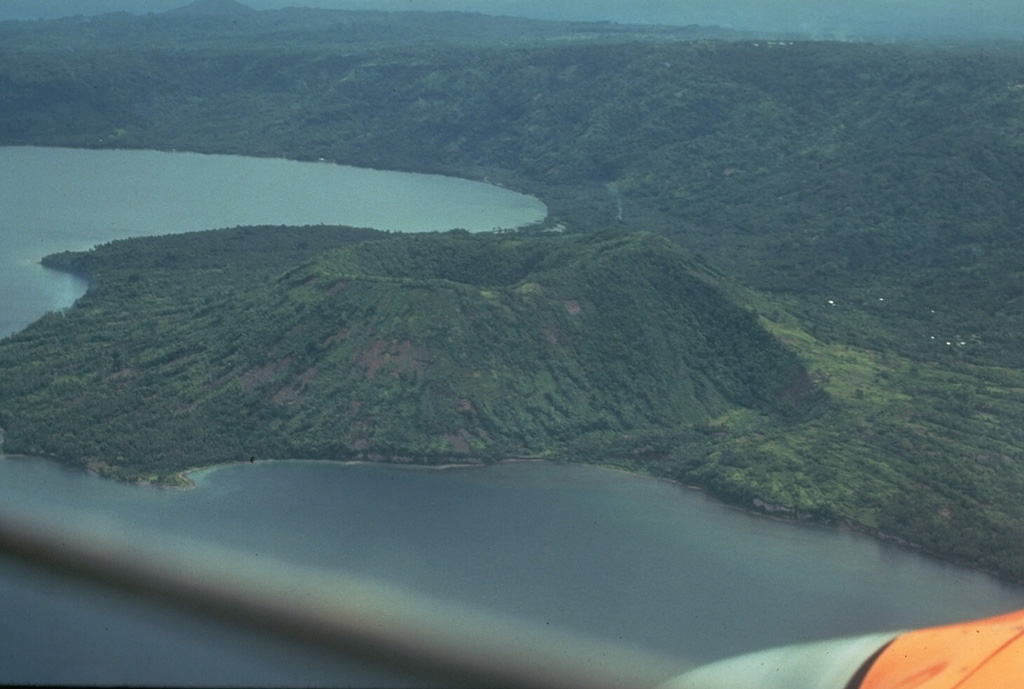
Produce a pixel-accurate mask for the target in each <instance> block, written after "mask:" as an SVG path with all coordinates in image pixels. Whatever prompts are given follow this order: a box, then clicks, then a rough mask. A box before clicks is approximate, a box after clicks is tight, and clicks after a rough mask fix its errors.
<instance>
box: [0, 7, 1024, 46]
mask: <svg viewBox="0 0 1024 689" xmlns="http://www.w3.org/2000/svg"><path fill="white" fill-rule="evenodd" d="M243 2H244V4H246V5H248V6H250V7H253V8H256V9H278V8H283V7H287V6H304V7H323V8H334V9H361V10H366V9H376V10H384V11H445V10H449V11H451V10H454V11H467V12H481V13H484V14H492V15H510V16H518V17H532V18H537V19H551V20H584V21H613V22H618V23H641V24H669V25H689V24H700V25H708V26H712V25H714V26H721V27H725V28H732V29H741V30H752V31H765V32H794V33H801V34H805V35H808V36H810V37H830V38H860V37H863V38H876V39H877V38H940V37H941V38H967V39H977V38H999V39H1024V3H1021V2H1020V0H975V1H973V2H972V1H971V0H834V1H833V2H828V3H823V2H821V1H820V0H817V1H816V0H729V1H725V2H722V1H717V2H716V1H714V0H690V1H688V2H685V1H684V2H681V1H680V0H587V1H586V2H583V1H582V0H566V1H563V2H554V3H553V2H550V0H243ZM186 4H188V0H5V1H4V2H3V3H2V4H0V19H20V20H25V19H53V18H58V17H62V16H73V15H95V14H102V13H105V12H115V11H128V12H133V13H135V14H146V13H148V12H164V11H167V10H169V9H174V8H176V7H180V6H183V5H186Z"/></svg>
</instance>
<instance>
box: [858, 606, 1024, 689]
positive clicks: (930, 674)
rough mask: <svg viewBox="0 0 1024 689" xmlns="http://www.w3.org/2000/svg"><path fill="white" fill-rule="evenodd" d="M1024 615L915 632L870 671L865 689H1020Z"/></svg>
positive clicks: (894, 644)
mask: <svg viewBox="0 0 1024 689" xmlns="http://www.w3.org/2000/svg"><path fill="white" fill-rule="evenodd" d="M1022 686H1024V610H1022V611H1019V612H1014V613H1010V614H1008V615H1000V616H998V617H990V618H988V619H984V620H977V621H973V622H966V623H962V624H953V625H948V626H945V627H934V628H931V629H921V630H919V631H915V632H909V633H907V634H904V635H902V636H900V637H899V638H897V639H896V640H895V641H893V642H892V644H890V645H889V647H888V648H886V649H885V651H883V652H882V653H881V654H880V655H879V656H878V659H877V660H875V662H874V663H873V664H872V666H871V667H870V669H868V671H867V674H866V675H865V677H864V681H863V682H862V683H861V685H860V688H859V689H1010V688H1011V687H1012V688H1013V689H1019V688H1020V687H1022Z"/></svg>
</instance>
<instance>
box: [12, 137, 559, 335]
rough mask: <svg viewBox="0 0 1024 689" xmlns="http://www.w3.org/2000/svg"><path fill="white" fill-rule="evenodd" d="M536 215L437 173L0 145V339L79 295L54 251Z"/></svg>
mask: <svg viewBox="0 0 1024 689" xmlns="http://www.w3.org/2000/svg"><path fill="white" fill-rule="evenodd" d="M546 214H547V208H546V207H545V206H544V204H543V203H541V202H540V201H538V200H537V199H535V198H533V197H531V196H524V195H523V194H517V193H515V192H513V191H509V190H507V189H502V188H500V187H495V186H492V185H488V184H481V183H479V182H470V181H467V180H462V179H454V178H451V177H441V176H438V175H419V174H411V173H404V172H387V171H380V170H363V169H359V168H353V167H345V166H340V165H330V164H324V163H299V162H295V161H290V160H278V159H268V158H245V157H240V156H220V155H201V154H198V153H160V152H156V151H90V150H77V149H64V148H36V147H0V246H2V247H3V250H2V252H0V337H3V336H5V335H9V334H10V333H12V332H14V331H16V330H20V329H21V328H23V327H25V326H26V325H28V323H30V322H31V321H33V320H35V319H36V318H38V316H39V313H41V312H45V311H47V310H51V309H57V308H62V307H64V306H67V305H68V304H70V303H71V302H73V301H74V300H75V299H77V298H78V297H79V296H81V294H82V293H83V292H84V290H85V285H84V283H82V282H81V281H80V280H77V279H75V278H72V277H69V276H66V275H62V274H60V273H55V272H53V271H48V270H46V269H45V268H42V267H41V266H40V265H39V259H40V258H42V257H43V256H45V255H46V254H49V253H53V252H56V251H64V250H68V249H88V248H89V247H91V246H93V245H95V244H98V243H101V242H106V241H109V240H111V239H117V238H123V237H133V236H141V235H157V234H171V233H176V232H189V231H192V230H207V229H212V228H217V227H234V226H236V225H279V224H280V225H316V224H320V223H323V224H339V225H352V226H354V227H374V228H377V229H381V230H396V231H401V232H429V231H435V230H449V229H452V228H456V227H460V228H463V229H466V230H470V231H473V232H476V231H484V230H493V229H496V228H510V227H519V226H522V225H528V224H530V223H534V222H538V221H540V220H543V219H544V217H545V216H546Z"/></svg>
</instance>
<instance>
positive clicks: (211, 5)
mask: <svg viewBox="0 0 1024 689" xmlns="http://www.w3.org/2000/svg"><path fill="white" fill-rule="evenodd" d="M255 11H256V10H254V9H253V8H251V7H249V6H248V5H244V4H242V3H240V2H238V0H193V2H190V3H189V4H187V5H184V6H183V7H178V8H176V9H173V10H168V11H167V12H166V14H171V15H204V14H218V15H231V14H249V13H251V12H255Z"/></svg>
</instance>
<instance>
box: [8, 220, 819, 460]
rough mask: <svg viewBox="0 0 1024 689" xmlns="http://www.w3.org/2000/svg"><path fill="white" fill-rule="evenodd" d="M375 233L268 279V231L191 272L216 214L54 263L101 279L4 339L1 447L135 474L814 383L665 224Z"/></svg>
mask: <svg viewBox="0 0 1024 689" xmlns="http://www.w3.org/2000/svg"><path fill="white" fill-rule="evenodd" d="M237 232H239V231H236V233H237ZM265 232H270V231H269V230H267V231H265ZM321 232H322V231H321ZM339 232H340V231H339ZM216 234H217V233H211V236H213V235H216ZM261 236H262V235H261ZM380 237H386V235H381V236H378V237H377V238H376V239H377V240H376V241H367V242H363V243H359V244H354V245H352V246H350V247H347V248H341V249H337V250H334V251H331V252H327V253H322V254H319V255H316V256H315V257H313V258H312V259H310V260H309V261H306V262H304V263H301V264H300V265H298V266H296V267H293V268H291V269H289V270H287V271H286V272H283V274H281V275H279V276H278V277H276V278H274V279H266V278H263V279H259V278H257V277H250V278H239V277H234V278H231V277H224V276H223V275H220V273H223V272H227V273H231V274H234V275H236V276H237V275H241V274H247V273H254V274H260V273H262V274H266V272H267V271H266V270H260V269H259V268H260V266H259V265H257V266H256V270H254V269H253V267H252V266H250V265H249V264H248V262H247V261H246V260H245V259H246V256H247V255H249V256H252V257H253V258H254V262H255V263H257V264H260V263H261V262H265V261H266V260H268V254H266V253H262V252H260V253H256V252H254V251H253V250H252V249H251V248H250V250H249V253H248V254H246V253H244V252H243V253H241V254H235V255H233V256H232V259H231V262H230V266H227V265H224V266H222V268H221V270H220V271H218V272H216V273H215V272H213V270H211V271H210V272H209V273H207V275H206V278H205V279H197V277H196V275H202V274H203V269H202V267H201V266H196V265H193V261H192V260H190V259H189V257H190V256H197V255H202V256H206V257H207V258H205V259H202V258H201V259H199V260H201V261H202V260H205V261H207V262H209V261H210V260H211V259H210V258H208V257H209V256H211V255H215V253H216V252H213V251H210V249H211V248H212V247H211V246H210V243H211V241H214V240H212V239H208V237H207V236H206V235H198V236H191V237H186V238H184V239H182V238H174V237H170V238H161V239H158V240H150V239H140V240H132V241H130V242H117V243H114V244H112V245H109V246H107V247H103V248H100V249H98V250H97V251H96V252H95V254H94V255H93V254H87V255H84V256H83V255H71V256H62V257H60V258H59V259H54V260H51V263H55V264H62V265H64V266H65V267H70V268H74V269H77V270H80V271H83V272H88V273H89V274H90V275H91V277H92V280H93V281H94V283H95V287H94V288H93V290H92V291H90V293H89V295H88V296H87V297H86V298H84V299H83V300H82V301H81V302H80V303H79V304H78V305H77V306H75V307H73V308H71V309H69V310H67V311H66V312H64V313H63V314H54V315H51V316H49V317H47V318H45V319H43V320H42V321H40V322H38V323H36V324H35V325H33V326H32V327H30V328H29V329H28V330H26V331H25V332H23V333H20V334H18V335H15V336H14V337H13V338H11V339H9V340H6V341H4V342H3V343H2V344H0V424H2V426H3V427H4V429H5V430H6V449H7V450H8V451H14V452H28V453H43V454H51V455H56V456H59V457H61V458H64V459H67V460H69V461H72V462H74V463H80V464H83V465H90V466H93V467H96V468H100V469H102V470H103V471H104V472H107V473H110V474H111V475H114V476H121V477H149V476H153V475H160V476H168V475H170V474H172V473H173V472H175V471H180V470H182V469H184V468H187V467H190V466H197V465H204V464H210V463H215V462H220V461H225V460H237V459H241V458H246V457H249V456H253V455H256V456H260V457H277V458H280V457H318V458H332V459H344V458H371V459H390V460H396V459H408V460H416V461H449V460H455V461H459V460H479V459H485V460H486V459H498V458H503V457H508V456H522V455H530V456H556V454H557V453H558V452H559V450H560V449H561V450H564V449H565V448H566V447H568V446H569V445H571V444H572V443H573V442H575V441H577V440H578V439H579V438H580V437H582V436H584V435H586V434H591V435H594V434H596V435H598V436H600V435H601V434H628V433H631V432H652V431H662V432H664V431H671V430H674V429H677V428H686V427H691V426H693V425H695V424H700V423H704V422H707V421H708V420H709V419H711V418H713V417H716V416H719V415H721V414H723V413H725V412H727V411H729V410H731V409H736V408H741V407H742V408H750V409H758V410H761V411H763V412H769V411H771V410H773V409H776V408H779V407H780V406H787V405H788V406H787V408H790V409H791V408H792V407H793V406H794V395H795V397H796V399H795V403H796V405H797V406H799V405H801V404H811V403H812V401H813V400H812V399H811V397H809V396H808V395H807V394H806V393H807V392H808V391H807V390H804V388H805V387H806V380H807V374H806V372H805V371H804V369H803V367H802V366H801V364H800V362H799V360H798V359H797V358H796V356H795V355H794V354H793V353H791V352H790V351H788V350H787V349H785V348H784V347H783V346H782V345H781V344H780V343H779V342H778V341H777V340H775V338H773V337H772V336H771V335H769V334H768V333H767V331H765V330H764V329H763V328H762V327H761V326H760V325H759V324H758V323H757V321H756V319H755V318H754V316H752V315H751V314H749V313H748V312H747V311H745V310H744V309H742V308H740V307H738V306H736V305H735V304H733V303H732V302H730V301H729V299H727V298H726V297H724V296H723V295H722V293H721V292H720V290H719V289H718V287H717V285H716V280H717V279H716V278H714V277H713V275H712V274H711V273H710V272H709V271H707V270H706V269H705V268H703V267H702V266H701V265H700V264H699V263H697V262H695V261H694V260H693V259H692V258H689V257H688V256H687V255H686V254H685V252H683V251H682V250H681V249H679V248H678V247H677V246H676V245H673V244H672V243H670V242H668V241H667V240H665V239H660V238H657V237H655V236H653V235H643V234H641V235H625V236H620V235H612V236H609V237H595V238H592V239H580V238H570V237H558V238H525V239H524V238H505V237H500V236H475V235H467V234H460V233H450V234H446V235H413V236H390V237H387V238H380ZM225 241H226V240H216V241H215V242H214V243H219V244H221V245H223V244H224V242H225ZM267 241H268V242H269V244H268V247H273V246H275V244H274V242H278V243H279V242H280V240H275V239H268V240H267ZM161 244H162V245H163V247H164V248H163V249H159V250H158V249H155V248H153V247H155V246H158V245H161ZM136 247H138V249H137V250H136ZM176 249H180V250H176ZM168 255H174V256H175V257H176V258H175V260H174V261H172V262H171V263H170V264H168V263H167V262H166V257H167V256H168ZM118 266H120V267H118ZM281 267H282V268H284V267H286V265H285V264H283V263H282V265H281ZM238 280H241V282H240V283H239V282H237V281H238ZM243 285H244V287H243ZM218 288H219V289H220V290H221V293H222V296H220V297H212V296H211V295H216V294H217V293H218V292H217V290H218Z"/></svg>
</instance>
